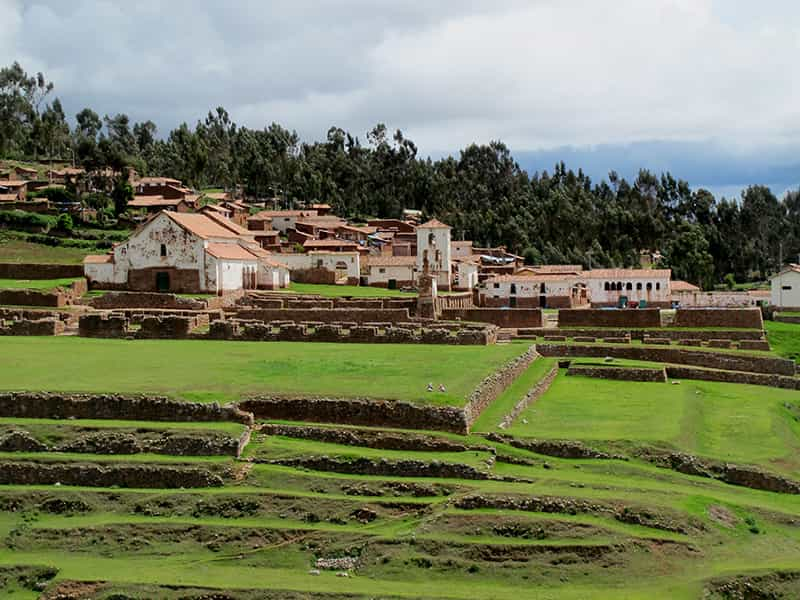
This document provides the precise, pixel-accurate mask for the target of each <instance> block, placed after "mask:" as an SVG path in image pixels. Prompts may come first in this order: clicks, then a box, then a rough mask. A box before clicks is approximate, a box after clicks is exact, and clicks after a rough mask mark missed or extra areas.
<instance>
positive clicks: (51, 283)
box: [0, 277, 78, 291]
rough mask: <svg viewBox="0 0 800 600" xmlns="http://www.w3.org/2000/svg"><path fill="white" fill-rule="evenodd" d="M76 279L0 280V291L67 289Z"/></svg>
mask: <svg viewBox="0 0 800 600" xmlns="http://www.w3.org/2000/svg"><path fill="white" fill-rule="evenodd" d="M77 280H78V278H76V277H67V278H62V279H0V289H14V290H45V291H46V290H52V289H54V288H57V287H69V286H70V285H72V284H73V283H74V282H76V281H77Z"/></svg>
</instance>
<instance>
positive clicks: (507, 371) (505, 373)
mask: <svg viewBox="0 0 800 600" xmlns="http://www.w3.org/2000/svg"><path fill="white" fill-rule="evenodd" d="M537 356H539V355H538V354H537V353H536V349H535V348H534V347H533V346H531V347H530V348H528V350H526V351H525V352H524V353H523V354H521V355H520V356H518V357H516V358H515V359H514V360H512V361H510V362H509V363H508V364H506V365H504V366H503V367H502V368H501V369H500V370H499V371H497V372H495V373H492V374H491V375H489V376H488V377H487V378H486V379H484V380H483V381H481V382H480V383H479V384H478V386H477V387H476V388H475V389H474V390H473V392H472V393H471V394H470V395H469V398H468V399H467V404H466V406H465V407H464V419H465V420H466V422H467V426H468V427H469V426H472V424H473V423H474V422H475V421H476V420H477V419H478V417H479V416H480V415H481V413H482V412H483V411H484V410H486V407H487V406H489V405H490V404H491V403H492V402H494V401H495V400H496V399H497V398H498V397H499V396H500V394H502V393H503V392H504V391H505V389H506V388H507V387H508V386H510V385H511V384H512V383H514V380H516V379H517V377H519V376H520V375H522V373H524V372H525V370H526V369H527V368H528V367H529V366H530V365H531V363H532V362H533V361H534V360H536V357H537Z"/></svg>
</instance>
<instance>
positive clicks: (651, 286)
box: [647, 281, 653, 292]
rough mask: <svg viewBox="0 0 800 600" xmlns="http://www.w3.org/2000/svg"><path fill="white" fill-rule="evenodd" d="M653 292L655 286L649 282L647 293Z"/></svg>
mask: <svg viewBox="0 0 800 600" xmlns="http://www.w3.org/2000/svg"><path fill="white" fill-rule="evenodd" d="M652 290H653V284H652V283H650V282H649V281H648V282H647V291H648V292H650V291H652Z"/></svg>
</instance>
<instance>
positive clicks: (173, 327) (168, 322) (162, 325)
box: [136, 315, 208, 340]
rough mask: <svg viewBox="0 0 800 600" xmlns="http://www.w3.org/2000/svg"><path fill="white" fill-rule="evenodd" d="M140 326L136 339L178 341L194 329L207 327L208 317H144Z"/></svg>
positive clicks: (186, 336)
mask: <svg viewBox="0 0 800 600" xmlns="http://www.w3.org/2000/svg"><path fill="white" fill-rule="evenodd" d="M141 325H142V328H141V329H140V330H139V331H138V332H137V333H136V337H137V338H141V339H177V340H179V339H185V338H188V337H189V334H190V333H191V332H192V331H193V330H194V329H197V328H198V327H201V326H203V325H208V315H197V316H193V317H182V316H178V315H169V316H167V315H165V316H161V317H145V318H144V319H142V321H141Z"/></svg>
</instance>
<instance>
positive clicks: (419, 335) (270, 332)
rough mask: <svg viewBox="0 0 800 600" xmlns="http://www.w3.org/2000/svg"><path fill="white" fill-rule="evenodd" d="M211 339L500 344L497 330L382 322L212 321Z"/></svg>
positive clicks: (493, 328) (452, 325)
mask: <svg viewBox="0 0 800 600" xmlns="http://www.w3.org/2000/svg"><path fill="white" fill-rule="evenodd" d="M208 337H209V339H215V340H235V341H261V342H331V343H348V342H350V343H360V344H446V345H458V346H475V345H479V346H485V345H488V344H494V343H495V342H496V341H497V328H496V327H495V326H493V325H486V326H482V327H481V326H478V327H476V326H459V325H458V324H444V323H442V324H439V323H433V322H432V323H430V324H428V326H423V325H422V324H419V323H400V324H396V325H395V324H392V323H380V324H371V325H357V324H353V323H294V322H289V323H287V322H282V321H278V322H275V323H265V322H262V321H240V320H236V319H229V320H227V321H212V322H211V324H210V328H209V333H208Z"/></svg>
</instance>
